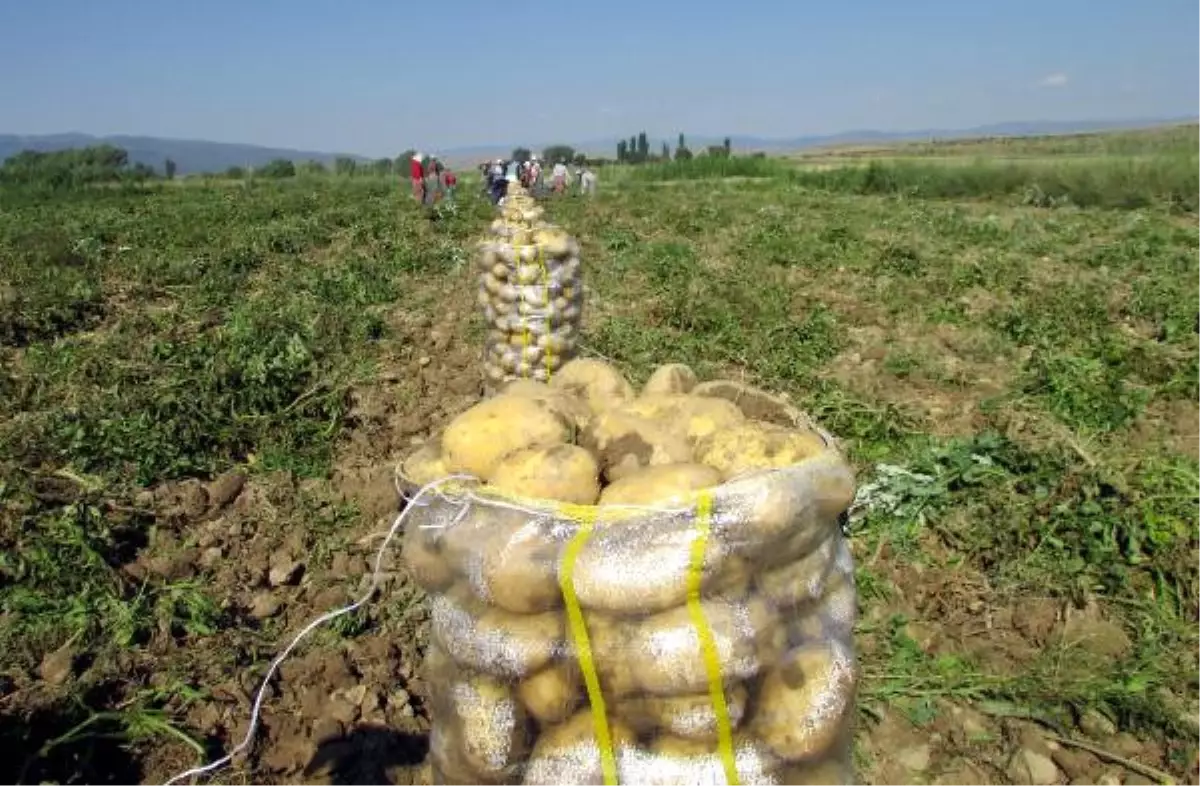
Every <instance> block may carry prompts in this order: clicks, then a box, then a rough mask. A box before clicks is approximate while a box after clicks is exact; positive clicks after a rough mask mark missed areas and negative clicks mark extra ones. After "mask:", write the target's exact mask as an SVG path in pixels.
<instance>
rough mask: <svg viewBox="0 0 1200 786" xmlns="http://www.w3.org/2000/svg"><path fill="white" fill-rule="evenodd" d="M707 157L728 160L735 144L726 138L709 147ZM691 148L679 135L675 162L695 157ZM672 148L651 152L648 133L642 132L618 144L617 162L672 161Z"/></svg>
mask: <svg viewBox="0 0 1200 786" xmlns="http://www.w3.org/2000/svg"><path fill="white" fill-rule="evenodd" d="M705 152H706V153H707V155H709V156H714V157H723V158H728V157H729V156H730V155H732V154H733V144H732V140H731V139H730V138H729V137H725V141H724V143H723V144H720V145H709V146H708V149H707V150H706V151H705ZM693 155H694V154H693V153H692V150H691V148H689V147H688V145H687V140H686V139H684V136H683V134H682V133H680V134H679V141H678V142H677V143H676V145H675V160H676V161H686V160H688V159H690V158H692V157H693ZM670 160H671V146H670V145H668V144H667V143H666V142H663V143H662V151H661V152H660V153H658V154H654V153H651V152H650V141H649V140H648V139H647V138H646V132H645V131H642V132H640V133H638V134H635V135H634V136H631V137H629V139H622V140H621V141H619V142H617V161H619V162H620V163H622V164H645V163H647V162H650V161H670Z"/></svg>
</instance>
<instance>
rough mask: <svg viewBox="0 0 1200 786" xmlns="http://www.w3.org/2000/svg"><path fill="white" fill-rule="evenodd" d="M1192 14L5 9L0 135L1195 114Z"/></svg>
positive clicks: (1173, 0)
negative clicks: (75, 132) (4, 133)
mask: <svg viewBox="0 0 1200 786" xmlns="http://www.w3.org/2000/svg"><path fill="white" fill-rule="evenodd" d="M1198 13H1200V12H1198V4H1197V2H1196V0H1127V1H1126V2H1117V1H1116V0H1040V2H1030V1H1027V0H988V1H985V0H953V1H952V0H907V1H905V0H841V1H840V2H812V1H810V0H778V2H766V1H761V2H756V1H755V0H743V2H740V3H739V2H709V1H708V0H697V1H696V2H690V3H681V2H664V1H663V0H641V1H640V2H632V1H631V0H608V2H604V3H590V2H589V3H585V2H578V1H576V0H562V1H561V2H557V3H552V2H542V1H535V0H513V1H511V2H497V0H442V2H437V3H416V2H411V0H409V1H406V0H391V2H383V0H358V1H356V0H343V2H333V0H325V1H321V0H203V1H202V2H201V1H200V0H180V1H179V2H169V1H166V0H27V1H25V2H22V0H11V1H10V2H3V3H0V74H4V78H2V79H0V133H3V132H9V133H28V134H32V133H51V132H61V131H84V132H89V133H96V134H115V133H127V134H146V135H153V136H170V137H182V138H192V139H212V140H218V141H228V142H249V143H258V144H266V145H278V146H285V147H295V148H303V149H315V150H324V151H346V152H354V153H362V154H366V155H383V154H393V155H394V154H395V153H396V152H398V151H400V150H403V149H405V148H407V147H410V146H416V147H420V148H422V149H446V148H450V147H455V146H461V145H470V144H489V143H502V144H509V143H514V142H522V143H526V142H527V143H532V144H541V143H546V142H554V141H564V142H574V143H577V142H583V141H586V140H590V139H596V138H603V137H608V136H611V135H627V134H629V133H632V132H636V131H639V130H643V129H644V130H646V131H647V132H648V133H649V134H650V135H651V137H658V136H668V137H672V138H673V137H674V135H675V134H676V133H677V132H678V131H679V130H683V131H686V132H689V133H693V134H705V135H709V134H711V135H725V134H754V135H760V136H775V137H786V136H798V135H804V134H818V133H830V132H836V131H843V130H847V129H861V128H877V129H883V130H900V129H913V128H927V127H939V128H964V127H969V126H975V125H981V124H986V123H993V122H1002V121H1009V120H1084V119H1110V118H1145V117H1164V116H1182V115H1194V114H1195V113H1196V112H1197V95H1198V92H1200V83H1198V77H1197V68H1198V59H1200V58H1198V54H1197V34H1198V28H1200V18H1198Z"/></svg>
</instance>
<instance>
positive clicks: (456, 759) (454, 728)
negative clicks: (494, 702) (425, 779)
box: [429, 718, 496, 784]
mask: <svg viewBox="0 0 1200 786" xmlns="http://www.w3.org/2000/svg"><path fill="white" fill-rule="evenodd" d="M429 759H430V764H431V765H432V767H433V782H434V783H478V784H485V783H495V782H496V781H494V780H489V779H487V778H484V777H483V775H482V774H480V773H477V772H473V771H472V770H471V768H470V767H469V766H468V765H467V761H466V756H465V754H464V751H463V739H462V733H461V732H460V731H459V730H458V724H457V720H456V719H454V718H436V719H434V720H433V722H432V723H431V724H430V729H429Z"/></svg>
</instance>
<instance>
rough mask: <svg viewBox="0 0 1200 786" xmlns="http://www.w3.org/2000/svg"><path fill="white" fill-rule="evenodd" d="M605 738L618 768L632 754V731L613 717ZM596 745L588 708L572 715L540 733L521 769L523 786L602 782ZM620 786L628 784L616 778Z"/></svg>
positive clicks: (634, 744)
mask: <svg viewBox="0 0 1200 786" xmlns="http://www.w3.org/2000/svg"><path fill="white" fill-rule="evenodd" d="M608 728H609V737H610V739H611V740H612V745H613V756H614V758H615V759H616V762H617V766H618V768H621V767H622V766H623V765H624V763H625V762H626V761H628V759H629V757H630V755H631V754H633V753H634V752H635V751H636V747H635V746H636V743H637V738H636V737H635V736H634V734H633V730H632V729H630V728H629V727H628V726H626V725H625V724H624V723H621V721H620V720H617V719H615V718H609V719H608ZM603 778H604V774H603V770H602V769H601V765H600V746H599V745H597V744H596V732H595V726H594V723H593V720H592V713H591V710H589V709H584V710H581V711H580V712H577V713H575V714H574V715H572V716H571V717H570V718H569V719H568V720H567V721H566V722H564V723H561V724H559V725H557V726H551V727H550V728H548V729H546V730H544V731H543V732H542V734H541V736H540V737H538V741H537V743H536V744H535V745H534V746H533V753H531V754H530V756H529V763H528V765H527V766H526V768H525V783H544V784H589V783H603ZM620 782H622V783H630V782H634V783H636V782H637V781H630V780H628V779H626V778H620Z"/></svg>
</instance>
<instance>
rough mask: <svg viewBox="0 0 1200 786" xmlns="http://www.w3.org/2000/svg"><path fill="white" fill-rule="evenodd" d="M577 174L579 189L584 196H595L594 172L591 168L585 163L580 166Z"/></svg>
mask: <svg viewBox="0 0 1200 786" xmlns="http://www.w3.org/2000/svg"><path fill="white" fill-rule="evenodd" d="M579 171H580V175H579V190H580V191H582V192H583V194H584V196H595V194H596V174H595V173H594V172H592V168H591V167H589V166H588V165H587V164H584V165H583V166H582V167H580V170H579Z"/></svg>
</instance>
